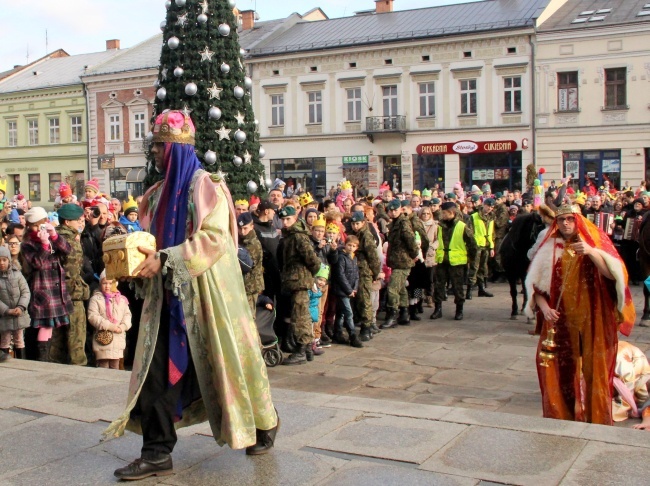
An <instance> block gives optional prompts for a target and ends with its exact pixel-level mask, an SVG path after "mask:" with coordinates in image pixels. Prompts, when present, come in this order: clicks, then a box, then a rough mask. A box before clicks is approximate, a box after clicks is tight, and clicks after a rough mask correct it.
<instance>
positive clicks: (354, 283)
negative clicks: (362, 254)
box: [332, 248, 359, 297]
mask: <svg viewBox="0 0 650 486" xmlns="http://www.w3.org/2000/svg"><path fill="white" fill-rule="evenodd" d="M332 285H333V287H334V295H336V296H338V297H349V296H350V294H351V293H352V292H353V291H355V290H358V289H359V265H357V258H356V257H354V258H350V255H348V254H347V253H345V251H343V249H342V248H341V249H340V250H339V258H338V261H337V262H336V265H334V272H333V273H332Z"/></svg>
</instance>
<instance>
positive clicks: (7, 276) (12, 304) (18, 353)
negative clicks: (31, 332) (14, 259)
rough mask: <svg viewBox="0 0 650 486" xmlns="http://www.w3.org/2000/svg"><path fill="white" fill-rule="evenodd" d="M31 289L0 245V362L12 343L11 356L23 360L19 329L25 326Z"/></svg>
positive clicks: (6, 357)
mask: <svg viewBox="0 0 650 486" xmlns="http://www.w3.org/2000/svg"><path fill="white" fill-rule="evenodd" d="M30 297H31V292H30V291H29V287H28V285H27V281H26V280H25V277H23V274H22V273H21V272H20V270H18V269H16V268H15V267H14V266H13V265H12V264H11V254H10V253H9V249H8V248H7V247H6V246H0V361H5V360H6V359H8V358H9V346H10V345H11V340H12V339H13V342H14V356H15V357H16V358H21V359H24V358H25V355H24V352H25V341H24V339H23V329H25V328H27V327H29V314H28V313H27V306H29V299H30Z"/></svg>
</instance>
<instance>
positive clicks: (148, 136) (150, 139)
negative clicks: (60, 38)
mask: <svg viewBox="0 0 650 486" xmlns="http://www.w3.org/2000/svg"><path fill="white" fill-rule="evenodd" d="M145 140H146V141H147V143H151V141H152V140H153V132H149V133H147V136H146V137H145Z"/></svg>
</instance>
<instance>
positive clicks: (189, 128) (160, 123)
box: [152, 110, 195, 145]
mask: <svg viewBox="0 0 650 486" xmlns="http://www.w3.org/2000/svg"><path fill="white" fill-rule="evenodd" d="M172 113H174V114H177V113H179V112H177V111H169V110H168V111H166V112H164V113H163V114H162V117H159V118H158V119H157V120H156V124H155V125H154V127H153V140H152V141H153V142H154V143H158V142H169V143H186V144H188V145H194V143H195V140H194V135H195V131H194V127H193V124H192V121H191V120H190V117H189V116H187V115H185V122H184V123H183V126H182V127H180V128H178V127H173V126H171V125H170V124H169V115H170V114H172Z"/></svg>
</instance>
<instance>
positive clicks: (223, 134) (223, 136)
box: [215, 125, 232, 142]
mask: <svg viewBox="0 0 650 486" xmlns="http://www.w3.org/2000/svg"><path fill="white" fill-rule="evenodd" d="M231 131H232V130H230V129H229V128H226V127H224V126H223V125H221V128H220V129H219V130H215V132H217V135H219V141H220V142H221V141H222V140H230V132H231Z"/></svg>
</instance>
